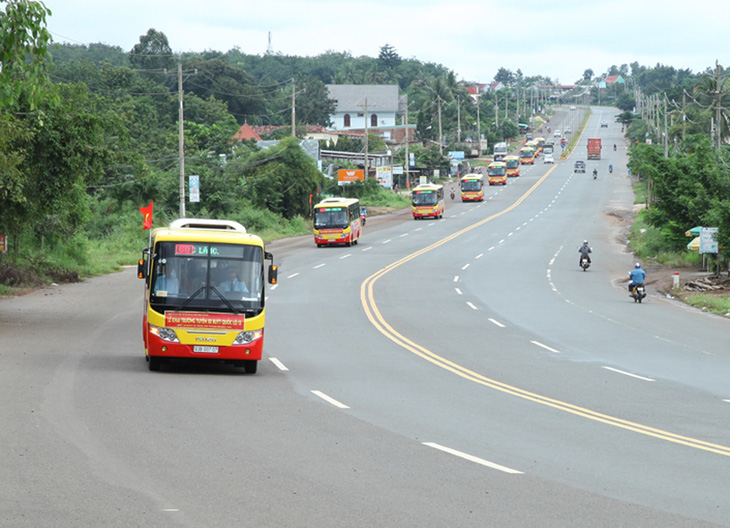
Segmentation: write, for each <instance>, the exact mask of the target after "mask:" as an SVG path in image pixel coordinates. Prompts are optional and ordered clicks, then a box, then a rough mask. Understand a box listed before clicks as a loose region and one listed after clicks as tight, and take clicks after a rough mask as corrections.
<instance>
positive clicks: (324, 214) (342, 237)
mask: <svg viewBox="0 0 730 528" xmlns="http://www.w3.org/2000/svg"><path fill="white" fill-rule="evenodd" d="M361 236H362V218H361V215H360V200H358V199H356V198H327V199H325V200H322V201H321V202H319V203H318V204H317V205H315V206H314V243H315V244H317V247H322V246H328V245H335V244H345V245H346V246H352V245H354V244H357V242H358V240H360V237H361Z"/></svg>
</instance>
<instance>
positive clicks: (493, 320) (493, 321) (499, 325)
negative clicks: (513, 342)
mask: <svg viewBox="0 0 730 528" xmlns="http://www.w3.org/2000/svg"><path fill="white" fill-rule="evenodd" d="M487 320H488V321H489V322H490V323H493V324H496V325H497V326H498V327H500V328H504V325H503V324H502V323H500V322H499V321H497V320H496V319H492V318H491V317H490V318H489V319H487Z"/></svg>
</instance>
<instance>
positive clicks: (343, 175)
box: [337, 169, 365, 185]
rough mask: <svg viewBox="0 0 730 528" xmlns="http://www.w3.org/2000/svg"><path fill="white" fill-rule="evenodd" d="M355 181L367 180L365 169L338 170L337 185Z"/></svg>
mask: <svg viewBox="0 0 730 528" xmlns="http://www.w3.org/2000/svg"><path fill="white" fill-rule="evenodd" d="M354 181H365V171H364V170H363V169H340V170H338V171H337V185H345V184H347V183H352V182H354Z"/></svg>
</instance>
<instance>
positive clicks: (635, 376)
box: [601, 366, 656, 381]
mask: <svg viewBox="0 0 730 528" xmlns="http://www.w3.org/2000/svg"><path fill="white" fill-rule="evenodd" d="M601 368H605V369H606V370H610V371H611V372H616V373H618V374H623V375H624V376H631V377H632V378H637V379H640V380H644V381H656V380H653V379H651V378H645V377H644V376H639V375H637V374H632V373H631V372H625V371H623V370H618V369H615V368H612V367H605V366H604V367H601Z"/></svg>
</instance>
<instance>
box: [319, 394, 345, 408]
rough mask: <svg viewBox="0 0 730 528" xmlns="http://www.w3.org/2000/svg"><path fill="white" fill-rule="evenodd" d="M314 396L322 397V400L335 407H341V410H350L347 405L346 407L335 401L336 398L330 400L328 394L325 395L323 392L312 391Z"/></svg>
mask: <svg viewBox="0 0 730 528" xmlns="http://www.w3.org/2000/svg"><path fill="white" fill-rule="evenodd" d="M312 394H314V395H315V396H319V397H320V398H322V399H323V400H324V401H326V402H328V403H331V404H332V405H334V406H335V407H339V408H340V409H349V407H348V406H347V405H345V404H344V403H340V402H338V401H337V400H335V399H334V398H330V397H329V396H327V395H326V394H325V393H324V392H322V391H318V390H313V391H312Z"/></svg>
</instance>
